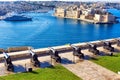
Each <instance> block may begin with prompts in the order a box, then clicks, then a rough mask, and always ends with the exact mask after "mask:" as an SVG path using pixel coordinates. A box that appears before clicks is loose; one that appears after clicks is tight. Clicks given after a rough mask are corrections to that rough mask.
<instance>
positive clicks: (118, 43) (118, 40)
mask: <svg viewBox="0 0 120 80" xmlns="http://www.w3.org/2000/svg"><path fill="white" fill-rule="evenodd" d="M116 40H117V46H119V47H120V39H116Z"/></svg>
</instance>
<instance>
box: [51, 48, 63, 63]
mask: <svg viewBox="0 0 120 80" xmlns="http://www.w3.org/2000/svg"><path fill="white" fill-rule="evenodd" d="M49 54H50V56H51V59H53V60H54V61H55V62H57V63H61V57H60V56H59V55H58V51H57V50H55V49H53V48H50V51H49Z"/></svg>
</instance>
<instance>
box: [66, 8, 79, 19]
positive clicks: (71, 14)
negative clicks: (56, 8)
mask: <svg viewBox="0 0 120 80" xmlns="http://www.w3.org/2000/svg"><path fill="white" fill-rule="evenodd" d="M66 17H67V18H79V17H80V11H79V10H67V11H66Z"/></svg>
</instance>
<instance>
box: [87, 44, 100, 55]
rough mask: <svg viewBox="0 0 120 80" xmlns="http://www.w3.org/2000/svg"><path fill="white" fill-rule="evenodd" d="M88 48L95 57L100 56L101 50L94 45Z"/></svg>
mask: <svg viewBox="0 0 120 80" xmlns="http://www.w3.org/2000/svg"><path fill="white" fill-rule="evenodd" d="M88 46H89V49H88V51H89V52H92V53H93V54H95V55H99V50H97V46H96V45H93V44H90V43H89V44H88Z"/></svg>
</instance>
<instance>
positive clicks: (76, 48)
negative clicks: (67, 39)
mask: <svg viewBox="0 0 120 80" xmlns="http://www.w3.org/2000/svg"><path fill="white" fill-rule="evenodd" d="M70 46H71V47H72V48H74V49H75V50H78V47H76V46H74V45H70Z"/></svg>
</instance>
